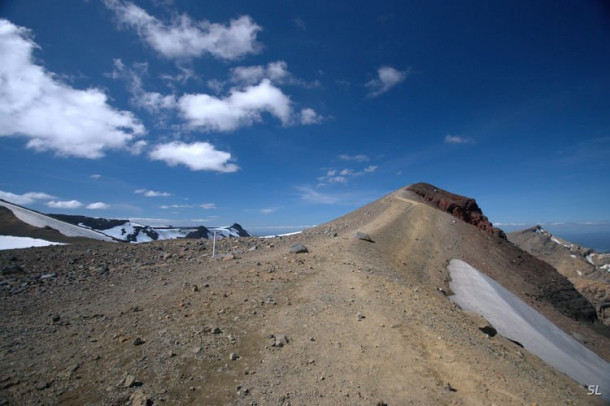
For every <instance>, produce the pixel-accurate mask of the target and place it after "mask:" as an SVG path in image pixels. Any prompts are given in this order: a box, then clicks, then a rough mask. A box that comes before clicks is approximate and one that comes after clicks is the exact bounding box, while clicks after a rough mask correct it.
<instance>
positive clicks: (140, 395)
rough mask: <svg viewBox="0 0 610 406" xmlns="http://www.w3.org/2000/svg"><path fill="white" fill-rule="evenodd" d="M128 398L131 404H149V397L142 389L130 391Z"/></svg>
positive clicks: (143, 405)
mask: <svg viewBox="0 0 610 406" xmlns="http://www.w3.org/2000/svg"><path fill="white" fill-rule="evenodd" d="M129 400H130V401H131V406H147V405H150V404H151V401H150V399H149V398H148V397H147V396H146V395H145V394H144V392H143V391H142V389H138V390H136V391H135V392H134V393H132V394H131V396H130V397H129Z"/></svg>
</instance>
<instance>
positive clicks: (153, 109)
mask: <svg viewBox="0 0 610 406" xmlns="http://www.w3.org/2000/svg"><path fill="white" fill-rule="evenodd" d="M147 73H148V64H147V63H134V64H133V65H132V67H127V66H125V64H124V63H123V61H122V60H121V59H115V60H114V69H113V71H112V73H110V75H109V76H110V77H111V78H113V79H124V80H125V81H126V82H127V87H128V89H129V92H130V93H131V98H130V100H129V101H130V102H131V104H133V105H134V106H136V107H139V108H142V109H144V110H146V111H148V112H150V113H159V112H160V111H162V110H172V109H174V108H175V107H176V103H177V100H176V96H174V95H173V94H169V95H163V94H161V93H158V92H147V91H145V90H144V85H143V84H142V77H143V76H145V75H146V74H147Z"/></svg>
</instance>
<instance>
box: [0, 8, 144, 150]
mask: <svg viewBox="0 0 610 406" xmlns="http://www.w3.org/2000/svg"><path fill="white" fill-rule="evenodd" d="M35 48H37V45H36V43H34V41H32V39H31V36H30V32H29V31H28V30H27V29H26V28H23V27H18V26H16V25H14V24H12V23H11V22H10V21H8V20H4V19H0V55H2V63H0V136H22V137H26V138H29V141H28V143H27V146H28V148H33V149H36V150H52V151H55V152H56V153H57V154H58V155H62V156H77V157H82V158H100V157H102V156H104V152H105V150H108V149H123V148H125V147H126V146H127V145H128V144H129V143H130V142H131V141H132V140H133V139H134V138H135V137H136V136H138V135H142V134H144V133H145V129H144V126H143V125H142V124H141V123H140V122H139V121H138V120H137V119H136V118H135V117H134V116H133V114H132V113H130V112H127V111H119V110H116V109H114V108H112V107H111V106H110V105H109V104H108V98H107V96H106V94H104V92H102V91H101V90H99V89H96V88H89V89H87V90H78V89H74V88H72V87H71V86H69V85H67V84H65V83H62V82H61V81H59V80H58V79H57V76H56V75H54V74H52V73H50V72H47V71H46V70H45V69H44V68H43V67H42V66H40V65H36V64H35V63H34V62H33V51H34V49H35Z"/></svg>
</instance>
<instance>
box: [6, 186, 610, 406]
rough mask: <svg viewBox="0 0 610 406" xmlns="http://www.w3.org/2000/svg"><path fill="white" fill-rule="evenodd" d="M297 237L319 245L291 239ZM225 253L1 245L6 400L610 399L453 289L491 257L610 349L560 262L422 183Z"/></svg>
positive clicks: (539, 303) (514, 285)
mask: <svg viewBox="0 0 610 406" xmlns="http://www.w3.org/2000/svg"><path fill="white" fill-rule="evenodd" d="M357 232H361V233H366V234H367V235H368V237H369V238H368V239H367V238H364V237H362V236H361V235H360V238H356V235H357ZM296 243H301V244H303V245H305V246H306V248H307V252H306V253H291V247H292V246H293V245H294V244H296ZM211 250H212V247H211V241H209V240H200V241H192V240H171V241H153V242H150V243H143V244H137V245H134V244H113V243H104V242H99V243H95V244H93V245H89V246H81V245H79V244H72V245H69V246H59V247H57V246H56V247H45V248H34V249H28V250H14V251H3V252H0V269H2V270H3V272H2V273H3V274H2V281H0V306H2V309H3V311H2V312H0V371H2V372H1V375H0V399H3V400H4V403H7V404H33V403H39V404H67V405H81V404H104V405H124V404H131V405H143V404H181V405H201V404H206V405H267V404H278V405H289V404H292V405H305V404H306V405H343V404H345V405H372V404H373V405H374V404H388V405H406V404H431V405H432V404H434V405H489V404H497V405H505V404H533V403H536V404H544V405H546V404H549V405H550V404H553V405H556V404H557V405H559V404H576V405H588V404H603V401H602V400H601V399H600V398H598V397H594V396H593V397H592V396H588V395H587V390H586V389H585V388H583V387H582V386H581V385H579V384H577V383H576V382H574V381H573V380H571V379H570V378H568V377H567V376H566V375H564V374H562V373H560V372H558V371H557V370H555V369H553V368H551V367H549V366H548V365H546V364H545V363H544V362H542V361H541V360H540V359H539V358H538V357H536V356H534V355H533V354H531V353H529V352H528V351H527V349H524V348H521V347H520V346H518V345H516V344H515V343H513V342H511V341H509V340H507V339H505V338H503V337H501V336H500V335H493V334H491V333H490V331H491V330H490V329H489V328H488V327H489V326H488V325H487V323H486V322H485V320H483V319H481V318H480V317H479V316H477V315H475V314H472V313H468V312H464V311H462V310H461V309H460V308H459V307H457V306H456V305H455V304H454V303H453V302H451V301H450V300H449V298H448V297H447V296H446V294H450V293H451V292H450V290H449V286H448V281H449V274H448V271H447V265H448V263H449V261H450V260H451V259H453V258H458V259H461V260H463V261H466V262H468V263H469V264H471V265H473V266H475V267H476V268H477V269H479V270H480V271H482V272H484V273H486V274H487V275H488V276H490V277H492V278H493V279H495V280H496V281H497V282H499V283H500V284H502V285H503V286H504V287H506V288H507V289H509V290H511V291H512V292H513V293H514V294H516V295H517V296H519V297H520V298H521V299H522V300H524V301H525V302H527V303H528V304H529V305H530V306H532V307H534V308H535V309H536V310H538V311H539V312H541V313H542V314H544V315H545V316H546V317H547V318H548V319H549V320H551V321H552V322H553V323H555V324H556V325H557V326H559V327H560V328H562V329H563V330H564V331H566V332H567V333H568V334H570V335H572V336H574V337H577V338H578V339H579V340H580V341H581V342H583V343H585V345H586V346H587V347H588V348H590V349H591V350H593V351H595V352H596V353H597V354H599V355H600V356H602V357H603V358H605V359H606V360H608V359H609V358H610V340H608V338H607V336H606V335H604V334H607V333H606V332H605V331H603V329H601V330H600V329H599V328H597V327H596V326H595V325H594V324H593V323H591V322H589V321H587V320H588V319H591V317H593V318H594V317H595V312H594V310H593V309H592V308H591V307H590V305H589V304H588V302H586V300H584V301H583V299H582V296H580V295H579V294H578V292H576V291H575V290H574V289H573V287H571V285H570V284H569V283H565V281H566V279H565V277H563V276H561V275H560V274H558V273H557V272H556V271H555V270H554V269H553V268H552V267H551V266H550V265H548V264H546V263H545V262H542V261H540V260H537V259H535V258H534V257H532V256H531V255H529V254H527V253H526V252H524V251H522V250H520V249H519V248H517V247H516V246H514V245H512V244H510V243H509V242H507V241H505V240H504V239H502V238H499V237H496V236H494V235H491V234H488V233H485V232H481V231H480V230H478V229H477V228H475V227H473V226H472V225H471V224H468V223H465V222H463V221H461V220H456V219H455V217H452V216H451V215H450V214H448V213H446V212H442V211H440V210H437V209H435V208H432V207H430V206H429V205H427V204H423V203H422V201H421V198H420V197H419V196H417V195H416V194H415V193H413V192H411V191H409V190H405V189H401V190H399V191H397V192H395V193H392V194H390V195H388V196H386V197H384V198H381V199H380V200H378V201H376V202H374V203H372V204H370V205H367V206H365V207H363V208H361V209H359V210H356V211H354V212H352V213H349V214H347V215H345V216H343V217H341V218H338V219H337V220H335V221H332V222H330V223H328V224H325V225H322V226H319V227H316V228H313V229H310V230H307V231H305V232H303V233H302V234H299V235H293V236H290V237H283V238H272V239H258V238H254V237H247V238H239V239H224V240H221V241H219V242H218V243H217V250H218V252H217V254H218V255H217V256H216V257H214V258H212V256H211ZM293 251H295V250H293ZM9 268H10V270H9ZM4 270H6V271H4ZM587 306H589V307H587ZM576 318H578V319H579V321H577V320H576ZM492 335H493V337H492ZM602 390H605V388H602ZM0 403H3V402H2V401H0Z"/></svg>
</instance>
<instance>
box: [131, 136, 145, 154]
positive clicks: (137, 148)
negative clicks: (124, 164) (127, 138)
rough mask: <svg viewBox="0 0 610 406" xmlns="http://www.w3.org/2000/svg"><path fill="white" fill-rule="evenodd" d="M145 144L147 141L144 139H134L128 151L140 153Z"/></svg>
mask: <svg viewBox="0 0 610 406" xmlns="http://www.w3.org/2000/svg"><path fill="white" fill-rule="evenodd" d="M147 146H148V142H146V141H144V140H140V141H136V142H134V143H133V144H132V145H131V147H130V148H129V152H131V153H132V154H133V155H140V154H141V153H142V151H144V149H145V148H146V147H147Z"/></svg>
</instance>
